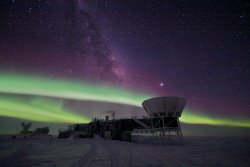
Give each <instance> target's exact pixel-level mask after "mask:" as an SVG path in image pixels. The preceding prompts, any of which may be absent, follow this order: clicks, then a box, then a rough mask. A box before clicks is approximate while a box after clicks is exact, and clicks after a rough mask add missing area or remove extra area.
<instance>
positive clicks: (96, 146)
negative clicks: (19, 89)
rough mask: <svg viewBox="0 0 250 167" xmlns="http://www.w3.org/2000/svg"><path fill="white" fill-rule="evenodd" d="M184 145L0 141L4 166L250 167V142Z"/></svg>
mask: <svg viewBox="0 0 250 167" xmlns="http://www.w3.org/2000/svg"><path fill="white" fill-rule="evenodd" d="M184 140H185V144H184V145H177V144H166V145H157V144H140V143H129V142H122V141H114V140H104V139H101V138H99V137H95V138H94V139H55V138H54V139H52V142H51V143H49V139H47V138H41V139H37V138H36V139H30V138H29V139H15V140H12V139H10V138H6V137H2V138H1V139H0V166H1V167H5V166H6V167H12V166H15V167H21V166H25V167H28V166H48V167H55V166H58V167H63V166H72V167H77V166H86V167H99V166H100V167H109V166H112V167H127V166H129V167H130V166H132V167H144V166H145V167H161V166H163V167H164V166H171V167H175V166H180V167H186V166H192V167H193V166H232V167H235V166H246V167H247V166H250V158H249V155H250V138H247V137H185V138H184Z"/></svg>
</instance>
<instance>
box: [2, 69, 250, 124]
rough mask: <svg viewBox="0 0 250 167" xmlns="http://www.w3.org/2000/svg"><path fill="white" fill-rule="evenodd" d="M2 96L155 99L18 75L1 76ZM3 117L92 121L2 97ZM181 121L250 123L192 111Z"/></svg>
mask: <svg viewBox="0 0 250 167" xmlns="http://www.w3.org/2000/svg"><path fill="white" fill-rule="evenodd" d="M0 93H6V94H20V95H34V96H42V97H54V98H61V99H72V100H81V101H85V100H88V101H97V102H110V103H118V104H125V105H131V106H136V107H141V103H142V101H143V100H145V99H148V98H151V97H153V96H154V95H145V94H139V93H132V92H129V91H127V90H124V89H119V88H115V87H109V86H103V85H101V86H100V85H93V84H90V83H83V82H78V81H65V80H51V79H48V78H43V77H34V76H23V75H15V74H0ZM0 116H4V117H12V118H20V119H26V120H32V121H38V122H55V123H86V122H89V121H90V119H89V118H87V117H84V116H82V115H79V114H76V113H74V112H71V111H68V110H65V109H62V108H58V107H56V105H54V104H53V103H50V102H49V101H47V102H38V103H37V102H34V101H31V102H27V101H23V100H20V99H16V98H15V99H13V98H6V97H0ZM181 121H182V122H184V123H191V124H208V125H224V126H227V125H228V126H239V127H250V120H249V119H244V120H243V119H223V118H216V117H213V116H209V115H206V114H201V113H198V112H194V111H193V110H192V111H191V110H189V109H187V110H185V112H183V115H182V117H181Z"/></svg>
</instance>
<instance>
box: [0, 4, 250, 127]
mask: <svg viewBox="0 0 250 167" xmlns="http://www.w3.org/2000/svg"><path fill="white" fill-rule="evenodd" d="M249 76H250V2H248V1H241V0H238V1H226V0H211V1H188V0H181V1H167V0H157V1H156V0H136V1H135V0H64V1H63V0H1V2H0V82H2V81H6V82H2V85H1V83H0V86H1V88H0V99H1V98H2V99H5V100H3V101H5V102H6V103H4V102H2V104H1V105H2V107H1V105H0V110H2V112H3V110H5V109H6V106H7V102H12V103H13V105H14V104H17V101H18V103H19V102H20V103H21V102H23V101H25V103H30V101H32V104H33V103H34V101H35V103H36V104H37V101H39V104H41V103H42V104H43V105H47V104H48V101H54V102H55V104H56V105H57V106H60V108H58V110H61V109H62V108H63V109H62V110H65V109H70V110H73V111H74V112H75V113H76V114H79V113H80V114H81V115H82V116H88V117H91V116H93V113H94V114H97V113H98V114H99V113H100V112H102V114H103V112H104V111H103V110H104V109H105V110H109V109H112V110H113V109H117V110H119V109H120V110H124V111H122V114H121V115H126V114H127V113H126V111H128V110H129V111H128V112H129V113H130V114H131V113H132V115H133V112H137V111H138V110H142V109H141V108H138V107H139V106H138V105H134V104H133V103H132V102H130V99H131V98H130V97H132V96H133V97H134V98H136V99H138V101H139V99H140V100H141V99H143V97H153V96H163V95H165V96H171V95H174V96H181V97H185V98H186V99H187V106H186V110H187V111H186V110H185V111H186V112H187V113H190V112H191V113H192V114H201V115H205V116H206V117H209V118H211V119H213V118H216V119H219V120H220V119H221V122H222V124H223V121H224V122H225V121H228V120H230V121H238V122H240V121H241V120H247V121H248V120H249V119H250V77H249ZM11 78H12V79H11ZM32 78H33V79H34V78H36V79H35V80H32ZM1 79H2V81H1ZM39 79H40V80H39ZM10 80H11V81H12V82H11V81H10ZM33 81H34V82H33ZM35 81H37V82H38V81H39V83H35ZM49 81H54V82H55V83H56V85H57V86H58V88H57V87H56V86H55V87H53V86H52V87H53V90H52V89H51V90H50V91H51V92H52V93H54V94H53V95H49V93H48V94H43V93H41V92H43V91H45V89H46V91H48V90H49V89H47V88H48V87H50V86H51V85H50V84H49V83H48V82H49ZM59 81H61V83H62V84H64V86H62V85H60V83H59ZM13 82H14V83H13ZM25 82H26V83H25ZM75 82H77V83H84V84H89V85H85V87H86V89H87V87H88V86H91V85H94V87H91V89H88V90H89V92H88V93H89V94H87V95H86V96H88V97H91V92H92V91H93V92H94V93H95V91H96V90H99V89H101V88H100V87H102V88H103V87H105V88H106V90H107V92H102V90H103V89H104V88H103V89H101V91H99V92H102V93H106V94H105V95H103V94H102V95H100V94H99V95H97V94H98V93H97V94H96V97H95V98H88V97H84V98H86V99H87V100H88V101H86V100H83V101H82V102H81V101H79V100H82V99H79V98H78V99H77V98H75V96H74V98H73V97H72V98H69V99H68V94H67V96H66V95H65V96H64V95H62V94H60V95H58V94H59V93H58V92H60V93H61V92H63V91H64V88H65V89H66V90H67V89H68V90H69V91H72V90H73V89H75V87H76V85H74V83H75ZM3 83H4V84H3ZM25 84H28V86H27V87H25V90H24V87H22V86H23V85H25ZM6 85H9V86H6ZM11 85H12V86H13V87H11ZM65 85H67V86H65ZM16 88H19V90H18V89H16ZM29 88H30V89H29ZM88 88H89V87H88ZM38 89H41V91H40V92H39V93H37V92H38ZM11 90H15V91H17V92H15V91H11ZM18 91H19V92H18ZM119 91H121V92H124V93H125V94H126V93H133V95H126V97H127V99H126V100H123V101H122V102H120V101H117V99H116V100H114V99H115V98H114V97H113V96H112V97H111V95H110V94H112V93H113V94H116V93H117V92H118V93H117V94H119ZM20 92H21V93H20ZM24 92H25V93H24ZM30 92H31V93H30ZM34 92H35V93H34ZM79 92H80V91H79ZM52 93H51V94H52ZM17 94H18V95H17ZM97 96H107V99H109V100H102V99H101V100H96V98H97ZM109 96H110V97H109ZM121 96H123V94H121ZM124 97H125V95H124ZM137 97H138V98H137ZM6 98H7V100H6ZM13 99H15V100H14V102H13ZM144 100H145V99H144ZM139 102H140V101H139ZM118 103H119V104H122V106H117V105H118ZM4 105H6V106H4ZM20 105H21V104H20ZM139 105H140V104H139ZM93 106H94V107H93ZM98 106H99V107H98ZM129 106H132V108H130V107H129ZM133 107H134V110H135V111H132V110H133ZM82 108H84V111H83V110H82ZM98 109H100V111H97V110H98ZM87 110H88V111H89V110H92V111H93V110H95V112H93V113H92V115H91V113H87V112H85V111H87ZM11 111H14V109H9V111H8V112H11ZM185 111H184V113H185ZM189 111H190V112H189ZM6 112H7V110H6ZM44 112H45V111H44ZM48 112H49V111H48ZM63 112H66V111H63ZM89 112H91V111H89ZM127 115H128V114H127ZM0 116H4V115H3V114H2V115H0ZM189 116H190V115H189ZM196 116H197V115H196ZM8 117H10V116H7V117H5V116H4V117H1V120H2V122H4V120H5V123H6V125H7V124H8V122H9V121H12V122H13V120H15V119H13V118H11V119H10V118H8ZM11 117H14V118H15V116H13V115H12V116H11ZM69 117H70V116H69ZM17 118H21V117H17ZM73 118H75V115H74V116H72V119H73ZM9 119H10V120H9ZM31 120H34V119H33V118H32V119H31ZM58 120H59V118H58ZM79 120H80V118H79ZM34 121H35V120H34ZM69 122H71V121H69ZM187 122H188V123H192V119H189V121H187ZM200 123H202V122H200ZM204 123H205V124H206V123H207V122H204ZM208 124H209V123H208ZM211 124H212V123H211ZM247 127H250V124H247Z"/></svg>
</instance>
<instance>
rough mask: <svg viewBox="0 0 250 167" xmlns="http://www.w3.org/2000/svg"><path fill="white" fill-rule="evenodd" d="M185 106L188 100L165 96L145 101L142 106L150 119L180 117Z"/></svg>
mask: <svg viewBox="0 0 250 167" xmlns="http://www.w3.org/2000/svg"><path fill="white" fill-rule="evenodd" d="M185 104H186V99H184V98H182V97H176V96H164V97H155V98H152V99H148V100H145V101H143V103H142V106H143V108H144V109H145V110H146V112H147V113H148V114H149V116H150V117H159V116H174V117H180V116H181V114H182V111H183V109H184V107H185Z"/></svg>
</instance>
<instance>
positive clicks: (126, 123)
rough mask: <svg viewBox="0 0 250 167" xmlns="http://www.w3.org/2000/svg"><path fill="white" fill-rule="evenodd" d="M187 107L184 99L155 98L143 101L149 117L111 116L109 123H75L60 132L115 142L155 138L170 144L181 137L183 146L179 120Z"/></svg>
mask: <svg viewBox="0 0 250 167" xmlns="http://www.w3.org/2000/svg"><path fill="white" fill-rule="evenodd" d="M185 104H186V99H184V98H182V97H175V96H164V97H155V98H151V99H148V100H145V101H143V102H142V106H143V108H144V109H145V111H146V112H147V114H148V116H147V117H144V118H141V119H137V118H130V119H112V120H109V119H108V117H106V119H105V120H104V119H98V118H95V119H93V120H92V121H91V122H90V123H89V124H75V125H74V126H73V127H71V128H70V129H69V130H68V131H66V132H61V133H59V137H60V138H64V137H69V136H71V135H73V136H76V134H77V136H78V137H91V136H93V135H95V134H96V135H100V136H101V137H104V138H109V139H113V140H124V141H131V140H132V138H133V136H151V137H152V138H153V141H154V142H158V143H166V142H167V141H170V140H171V138H173V137H175V138H176V137H177V138H178V141H179V142H180V143H182V142H183V140H182V131H181V126H180V121H179V118H180V117H181V115H182V112H183V109H184V107H185ZM113 118H114V117H113Z"/></svg>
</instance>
